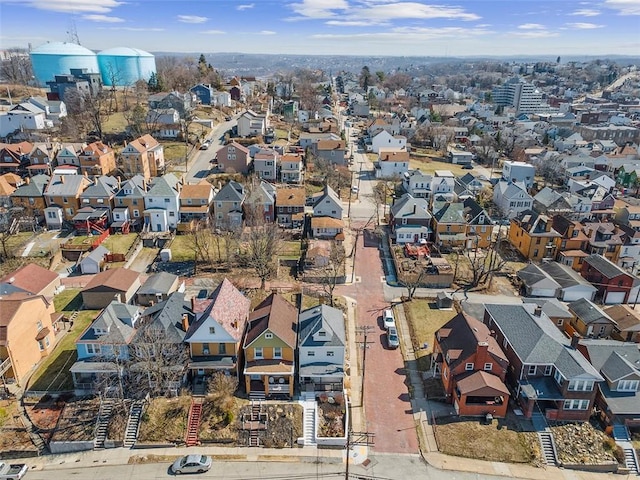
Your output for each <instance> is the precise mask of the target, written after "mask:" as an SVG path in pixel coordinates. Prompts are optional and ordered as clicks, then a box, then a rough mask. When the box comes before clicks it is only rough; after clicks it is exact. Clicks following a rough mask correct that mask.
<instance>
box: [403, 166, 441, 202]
mask: <svg viewBox="0 0 640 480" xmlns="http://www.w3.org/2000/svg"><path fill="white" fill-rule="evenodd" d="M432 181H433V175H430V174H424V173H422V172H421V171H420V170H419V169H418V170H409V171H407V172H405V173H404V175H403V176H402V186H403V187H404V191H405V192H407V193H409V194H411V196H412V197H413V198H424V199H426V200H427V203H431V182H432Z"/></svg>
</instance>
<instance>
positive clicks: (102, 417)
mask: <svg viewBox="0 0 640 480" xmlns="http://www.w3.org/2000/svg"><path fill="white" fill-rule="evenodd" d="M112 416H113V402H111V401H109V400H105V401H103V402H102V403H101V404H100V411H99V412H98V421H97V423H96V429H95V438H94V440H93V448H94V449H98V448H104V442H105V440H106V439H107V429H108V427H109V421H110V420H111V417H112Z"/></svg>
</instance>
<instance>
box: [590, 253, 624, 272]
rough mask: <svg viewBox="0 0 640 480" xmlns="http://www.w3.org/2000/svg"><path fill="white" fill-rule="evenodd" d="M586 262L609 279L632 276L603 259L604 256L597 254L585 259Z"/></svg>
mask: <svg viewBox="0 0 640 480" xmlns="http://www.w3.org/2000/svg"><path fill="white" fill-rule="evenodd" d="M584 261H585V262H587V263H588V264H589V265H591V266H592V267H594V268H595V269H597V270H598V271H599V272H600V273H601V274H602V275H604V276H605V277H607V278H615V277H617V276H618V275H623V274H624V275H629V276H631V275H630V274H629V273H628V272H626V271H624V270H623V269H622V268H620V267H619V266H618V265H616V264H615V263H613V262H612V261H610V260H609V259H607V258H605V257H603V256H602V255H598V254H597V253H594V254H593V255H589V256H588V257H586V258H585V259H584Z"/></svg>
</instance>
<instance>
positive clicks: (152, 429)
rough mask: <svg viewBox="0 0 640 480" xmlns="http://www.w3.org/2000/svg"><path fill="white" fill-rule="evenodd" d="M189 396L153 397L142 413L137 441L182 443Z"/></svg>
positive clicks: (187, 414) (189, 401)
mask: <svg viewBox="0 0 640 480" xmlns="http://www.w3.org/2000/svg"><path fill="white" fill-rule="evenodd" d="M190 405H191V397H190V396H188V395H181V396H179V397H174V398H154V399H152V400H151V403H150V404H149V405H148V406H147V408H146V409H145V411H144V412H143V414H142V421H141V422H140V432H139V435H138V441H139V442H140V443H144V442H162V443H183V442H184V436H185V433H186V428H187V419H188V416H189V406H190Z"/></svg>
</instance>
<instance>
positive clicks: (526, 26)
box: [518, 23, 546, 30]
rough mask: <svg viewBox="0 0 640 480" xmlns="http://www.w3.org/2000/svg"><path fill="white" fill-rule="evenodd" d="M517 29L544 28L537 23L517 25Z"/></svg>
mask: <svg viewBox="0 0 640 480" xmlns="http://www.w3.org/2000/svg"><path fill="white" fill-rule="evenodd" d="M518 28H519V29H520V30H543V29H545V28H546V27H545V26H544V25H540V24H539V23H523V24H522V25H518Z"/></svg>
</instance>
